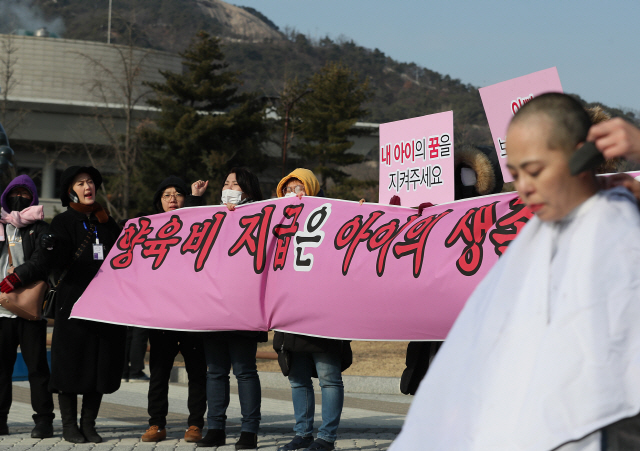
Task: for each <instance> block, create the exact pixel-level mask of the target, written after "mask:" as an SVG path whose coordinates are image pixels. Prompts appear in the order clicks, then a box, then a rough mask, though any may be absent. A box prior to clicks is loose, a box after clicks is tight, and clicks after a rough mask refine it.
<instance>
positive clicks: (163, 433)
mask: <svg viewBox="0 0 640 451" xmlns="http://www.w3.org/2000/svg"><path fill="white" fill-rule="evenodd" d="M165 438H167V430H166V429H164V428H163V429H160V426H151V427H149V429H147V432H145V433H144V435H143V436H142V437H141V438H140V440H142V441H143V442H160V441H162V440H164V439H165Z"/></svg>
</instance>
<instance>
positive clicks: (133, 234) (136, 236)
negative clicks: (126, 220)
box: [110, 218, 153, 269]
mask: <svg viewBox="0 0 640 451" xmlns="http://www.w3.org/2000/svg"><path fill="white" fill-rule="evenodd" d="M138 224H139V226H140V229H138V228H137V227H136V226H135V224H129V225H128V226H127V228H126V229H125V230H124V234H123V235H122V236H121V237H120V238H119V239H118V241H116V246H117V247H118V249H120V250H122V251H125V252H123V253H121V254H118V255H116V256H115V257H113V258H112V259H111V261H110V264H111V267H112V268H113V269H124V268H128V267H129V266H130V265H131V263H132V262H133V250H134V248H135V247H136V246H137V245H139V244H142V243H144V242H145V240H146V239H147V235H149V234H150V233H151V232H152V231H153V228H152V227H149V225H150V224H151V221H149V219H147V218H140V219H139V220H138Z"/></svg>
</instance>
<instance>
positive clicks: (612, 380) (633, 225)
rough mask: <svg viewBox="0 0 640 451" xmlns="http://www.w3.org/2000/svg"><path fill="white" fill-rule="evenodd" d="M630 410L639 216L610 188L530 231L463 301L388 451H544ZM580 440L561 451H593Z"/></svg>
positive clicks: (639, 380) (634, 402)
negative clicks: (571, 210)
mask: <svg viewBox="0 0 640 451" xmlns="http://www.w3.org/2000/svg"><path fill="white" fill-rule="evenodd" d="M638 412H640V214H639V213H638V206H637V204H636V202H635V199H633V198H632V197H631V195H630V194H629V192H628V191H625V190H623V189H621V188H616V189H613V190H609V191H604V192H600V193H598V194H596V195H594V196H593V197H591V198H590V199H589V200H587V201H586V202H584V203H583V204H582V205H580V206H579V207H578V208H576V209H575V210H574V211H573V212H572V213H571V214H570V215H569V217H567V218H565V219H564V220H563V221H561V222H555V223H545V222H542V221H540V220H539V219H538V218H537V217H534V218H532V219H531V220H530V221H529V223H528V224H527V225H526V226H525V227H524V228H523V230H522V232H521V233H520V235H519V236H518V237H517V238H516V239H515V240H514V241H513V242H512V243H511V245H510V246H509V248H508V249H507V251H506V252H505V254H504V255H503V256H502V257H501V258H500V260H499V261H498V263H497V264H496V265H495V266H494V267H493V268H492V269H491V271H490V272H489V274H487V276H486V277H485V279H484V280H483V281H482V282H481V283H480V285H479V286H478V287H477V288H476V290H475V291H474V293H473V294H472V295H471V297H470V298H469V300H468V301H467V304H466V305H465V307H464V308H463V310H462V312H461V313H460V316H459V317H458V319H457V320H456V322H455V324H454V325H453V328H452V329H451V331H450V333H449V335H448V336H447V340H446V341H445V343H444V345H443V347H442V348H441V349H440V351H439V353H438V355H437V356H436V358H435V360H434V362H433V365H432V366H431V367H430V368H429V371H428V373H427V375H426V377H425V379H424V380H423V381H422V383H421V384H420V387H419V389H418V392H417V393H416V396H415V399H414V401H413V404H412V405H411V408H410V410H409V413H408V415H407V418H406V421H405V423H404V426H403V428H402V432H401V433H400V435H399V436H398V438H397V439H396V440H395V442H394V443H393V444H392V446H391V448H390V449H391V450H393V451H399V450H443V451H456V450H464V451H475V450H487V451H489V450H490V451H496V450H498V451H502V450H505V451H507V450H518V451H528V450H531V451H533V450H541V451H543V450H544V451H546V450H552V449H555V448H558V447H560V446H562V445H563V444H566V443H568V442H571V441H576V440H582V439H583V438H584V437H586V436H588V435H590V434H591V436H590V437H591V438H593V437H594V434H592V433H594V432H595V431H598V430H599V429H601V428H603V427H604V426H607V425H609V424H611V423H613V422H615V421H617V420H620V419H623V418H627V417H631V416H634V415H636V414H638ZM590 437H587V439H584V440H583V441H582V442H578V443H573V444H569V445H567V448H569V447H570V448H571V449H572V450H573V449H589V450H590V449H599V445H598V447H596V448H594V447H593V445H594V443H595V441H594V440H591V439H590ZM587 442H588V443H587ZM598 442H599V441H598ZM580 443H584V446H577V447H576V446H574V445H580Z"/></svg>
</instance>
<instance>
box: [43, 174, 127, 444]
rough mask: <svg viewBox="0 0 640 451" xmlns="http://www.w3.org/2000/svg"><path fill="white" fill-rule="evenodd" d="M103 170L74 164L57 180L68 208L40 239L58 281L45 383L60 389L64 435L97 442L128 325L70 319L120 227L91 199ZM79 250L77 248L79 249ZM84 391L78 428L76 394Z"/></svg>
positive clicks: (119, 371) (116, 379)
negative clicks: (102, 407)
mask: <svg viewBox="0 0 640 451" xmlns="http://www.w3.org/2000/svg"><path fill="white" fill-rule="evenodd" d="M101 184H102V176H101V175H100V172H98V170H97V169H95V168H94V167H90V166H89V167H80V166H72V167H70V168H68V169H67V170H65V171H64V172H63V174H62V180H61V190H60V191H61V194H60V199H61V200H62V206H63V207H67V211H65V212H64V213H61V214H59V215H58V216H56V217H55V218H53V221H51V227H50V231H51V234H49V235H45V236H44V237H43V240H42V244H43V248H45V249H47V250H48V252H45V259H46V263H47V266H48V268H49V270H50V271H51V272H52V275H53V280H54V281H55V282H56V283H57V282H58V280H59V279H60V277H61V276H62V275H63V273H64V272H65V271H67V270H68V271H67V273H66V274H65V275H64V277H63V279H62V281H61V282H60V284H59V285H58V287H57V299H56V304H55V326H54V329H53V338H52V343H51V381H50V386H49V389H50V390H51V391H52V392H54V393H58V401H59V403H60V414H61V416H62V431H63V432H62V436H63V437H64V439H65V440H67V441H69V442H72V443H83V442H86V441H90V442H94V443H99V442H101V441H102V438H101V437H100V436H99V435H98V434H97V433H96V430H95V420H96V417H97V416H98V410H99V409H100V403H101V401H102V395H103V394H105V393H113V392H115V391H116V390H117V389H118V388H120V377H121V375H122V368H123V365H124V345H125V339H126V328H124V327H122V326H115V325H111V324H103V323H97V322H93V321H85V320H80V319H69V315H70V314H71V309H72V308H73V306H74V304H75V303H76V301H77V300H78V298H79V297H80V295H82V293H83V292H84V290H85V289H86V288H87V286H88V285H89V282H91V280H92V279H93V277H94V276H95V275H96V273H97V272H98V270H99V269H100V266H101V265H102V263H103V261H104V258H105V257H106V256H107V253H108V252H109V250H110V249H111V247H112V246H113V245H114V244H115V241H116V239H117V238H118V234H119V232H120V229H119V227H118V225H117V224H116V222H115V221H114V220H113V218H111V217H110V216H109V214H108V212H107V211H105V210H104V209H103V208H102V207H101V206H100V204H98V203H97V202H96V201H95V197H96V191H97V189H98V188H99V187H100V185H101ZM81 247H83V248H82V251H81V252H80V253H79V255H77V254H78V251H79V249H80V248H81ZM78 394H82V395H83V397H82V411H81V414H80V429H78V424H77V395H78Z"/></svg>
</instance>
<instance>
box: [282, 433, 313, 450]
mask: <svg viewBox="0 0 640 451" xmlns="http://www.w3.org/2000/svg"><path fill="white" fill-rule="evenodd" d="M312 443H313V436H311V435H310V436H308V437H303V436H301V435H296V436H295V437H293V440H291V441H290V442H289V443H287V444H286V445H284V446H281V447H280V448H278V451H293V450H295V449H305V448H307V447H308V446H309V445H311V444H312Z"/></svg>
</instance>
